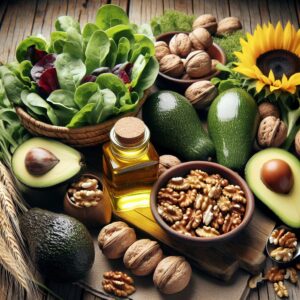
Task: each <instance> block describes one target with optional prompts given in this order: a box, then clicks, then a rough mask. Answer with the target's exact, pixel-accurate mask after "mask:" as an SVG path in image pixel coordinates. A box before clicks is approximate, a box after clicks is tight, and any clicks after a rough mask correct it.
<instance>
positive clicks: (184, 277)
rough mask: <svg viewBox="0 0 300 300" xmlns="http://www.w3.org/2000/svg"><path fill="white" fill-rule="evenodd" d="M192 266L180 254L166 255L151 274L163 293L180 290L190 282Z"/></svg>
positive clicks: (173, 292) (172, 292)
mask: <svg viewBox="0 0 300 300" xmlns="http://www.w3.org/2000/svg"><path fill="white" fill-rule="evenodd" d="M191 276H192V268H191V266H190V264H189V263H188V262H187V261H186V260H185V258H184V257H182V256H168V257H166V258H164V259H163V260H162V261H161V262H160V263H159V264H158V266H157V267H156V269H155V271H154V274H153V282H154V284H155V286H156V287H157V288H158V289H159V290H160V291H161V292H162V293H164V294H175V293H178V292H180V291H182V290H183V289H184V288H185V287H186V286H187V285H188V283H189V282H190V279H191Z"/></svg>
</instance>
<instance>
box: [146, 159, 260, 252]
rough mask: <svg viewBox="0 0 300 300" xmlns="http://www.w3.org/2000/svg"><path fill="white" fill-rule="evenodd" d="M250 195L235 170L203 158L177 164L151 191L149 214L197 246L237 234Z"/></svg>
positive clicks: (250, 205)
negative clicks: (150, 212)
mask: <svg viewBox="0 0 300 300" xmlns="http://www.w3.org/2000/svg"><path fill="white" fill-rule="evenodd" d="M254 205H255V204H254V196H253V194H252V192H251V191H250V189H249V187H248V185H247V183H246V182H245V181H244V179H243V178H242V177H240V176H239V175H238V174H237V173H236V172H234V171H232V170H230V169H228V168H226V167H224V166H222V165H219V164H217V163H212V162H206V161H192V162H187V163H182V164H180V165H177V166H175V167H173V168H171V169H169V170H168V171H166V172H165V173H164V174H163V175H162V176H160V177H159V179H158V181H157V182H156V184H155V185H154V186H153V189H152V191H151V200H150V206H151V211H152V214H153V216H154V218H155V220H156V222H157V223H158V224H159V225H160V227H161V228H162V229H163V230H165V231H166V232H167V233H168V234H169V235H170V236H171V237H173V238H176V239H178V240H181V241H182V242H189V243H193V244H197V245H199V246H201V245H203V246H205V245H210V244H214V243H217V242H220V241H227V240H230V239H232V238H234V237H235V236H236V235H238V234H239V233H241V232H242V231H243V230H244V229H245V228H246V226H247V225H248V224H249V222H250V220H251V218H252V215H253V211H254Z"/></svg>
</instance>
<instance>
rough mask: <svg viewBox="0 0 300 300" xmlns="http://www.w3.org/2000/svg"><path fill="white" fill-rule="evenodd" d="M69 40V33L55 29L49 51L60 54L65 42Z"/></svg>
mask: <svg viewBox="0 0 300 300" xmlns="http://www.w3.org/2000/svg"><path fill="white" fill-rule="evenodd" d="M66 40H67V33H66V32H64V31H53V32H52V33H51V39H50V46H49V48H48V52H49V53H54V52H55V53H57V54H60V53H62V52H63V49H64V45H65V42H66Z"/></svg>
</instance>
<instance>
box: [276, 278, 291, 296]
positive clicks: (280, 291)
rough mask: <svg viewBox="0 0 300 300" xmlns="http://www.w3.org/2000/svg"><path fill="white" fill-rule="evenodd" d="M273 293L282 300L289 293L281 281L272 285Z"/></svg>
mask: <svg viewBox="0 0 300 300" xmlns="http://www.w3.org/2000/svg"><path fill="white" fill-rule="evenodd" d="M274 291H275V292H276V295H277V296H278V297H279V298H284V297H288V296H289V292H288V290H287V288H286V286H285V285H284V284H283V282H282V281H279V282H275V283H274Z"/></svg>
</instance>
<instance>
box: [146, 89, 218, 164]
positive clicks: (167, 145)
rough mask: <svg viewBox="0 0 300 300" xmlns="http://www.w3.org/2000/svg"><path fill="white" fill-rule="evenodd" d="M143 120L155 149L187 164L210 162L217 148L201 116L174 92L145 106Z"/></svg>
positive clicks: (160, 95)
mask: <svg viewBox="0 0 300 300" xmlns="http://www.w3.org/2000/svg"><path fill="white" fill-rule="evenodd" d="M143 120H144V121H145V123H146V125H147V126H148V127H149V129H150V132H151V138H152V139H153V141H154V143H155V145H157V146H160V147H162V148H164V149H167V150H170V151H171V152H174V153H176V154H178V155H179V156H180V157H181V158H182V159H183V160H187V161H188V160H200V159H207V158H208V157H210V156H213V155H214V146H213V143H212V141H211V140H210V138H209V137H208V135H207V133H206V132H205V131H204V129H203V128H202V124H201V122H200V120H199V117H198V114H197V112H196V110H195V109H194V107H193V106H192V105H191V104H190V103H189V101H188V100H187V99H186V98H184V97H183V96H182V95H180V94H177V93H175V92H171V91H160V92H157V93H154V94H152V95H151V96H150V97H149V99H148V100H147V101H146V103H145V104H144V106H143Z"/></svg>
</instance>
